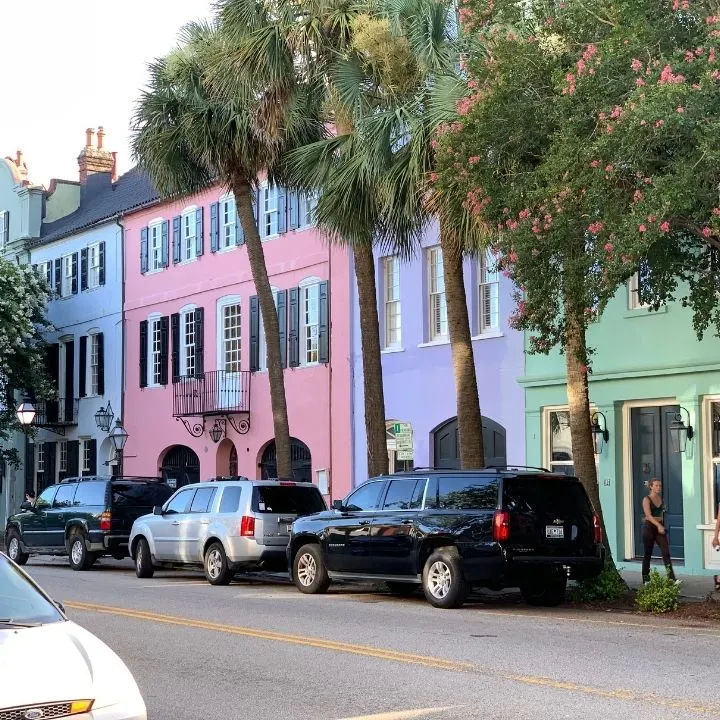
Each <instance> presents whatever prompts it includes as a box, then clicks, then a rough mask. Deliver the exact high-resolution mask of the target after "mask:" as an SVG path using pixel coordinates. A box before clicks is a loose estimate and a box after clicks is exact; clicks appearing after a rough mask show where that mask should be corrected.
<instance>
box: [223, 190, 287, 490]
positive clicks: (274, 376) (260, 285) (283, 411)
mask: <svg viewBox="0 0 720 720" xmlns="http://www.w3.org/2000/svg"><path fill="white" fill-rule="evenodd" d="M232 190H233V194H234V195H235V205H236V207H237V212H238V217H239V218H240V225H241V226H242V229H243V232H244V233H245V245H246V247H247V253H248V261H249V263H250V271H251V272H252V277H253V282H254V283H255V292H257V296H258V302H259V304H260V314H261V317H262V321H263V328H264V329H265V345H266V346H267V367H268V379H269V381H270V406H271V408H272V415H273V429H274V432H275V452H276V456H277V475H278V477H279V478H291V477H292V460H291V456H290V423H289V422H288V411H287V401H286V399H285V378H284V376H283V368H282V364H281V362H280V326H279V324H278V316H277V309H276V308H275V301H274V299H273V294H272V289H271V288H270V280H269V279H268V274H267V267H266V266H265V251H264V250H263V245H262V241H261V240H260V233H259V232H258V228H257V224H256V223H255V217H254V215H253V209H252V199H251V194H250V193H251V188H250V185H249V184H247V183H243V182H238V183H234V184H233V188H232Z"/></svg>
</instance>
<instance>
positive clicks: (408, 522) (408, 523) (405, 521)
mask: <svg viewBox="0 0 720 720" xmlns="http://www.w3.org/2000/svg"><path fill="white" fill-rule="evenodd" d="M400 524H401V525H412V524H413V521H412V520H403V521H402V523H400Z"/></svg>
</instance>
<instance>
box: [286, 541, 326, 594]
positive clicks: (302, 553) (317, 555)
mask: <svg viewBox="0 0 720 720" xmlns="http://www.w3.org/2000/svg"><path fill="white" fill-rule="evenodd" d="M293 581H294V582H295V587H296V588H297V589H298V590H299V591H300V592H301V593H305V594H306V595H318V594H320V593H324V592H327V589H328V588H329V587H330V578H329V577H328V571H327V567H326V566H325V560H324V558H323V553H322V550H321V549H320V546H319V545H316V544H315V543H310V544H308V545H303V546H302V547H301V548H300V549H299V550H298V551H297V553H295V557H294V558H293Z"/></svg>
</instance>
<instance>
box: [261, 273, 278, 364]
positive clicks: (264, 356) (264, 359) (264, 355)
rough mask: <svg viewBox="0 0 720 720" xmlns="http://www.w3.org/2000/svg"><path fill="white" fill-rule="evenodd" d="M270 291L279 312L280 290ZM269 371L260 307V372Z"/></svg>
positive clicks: (274, 288)
mask: <svg viewBox="0 0 720 720" xmlns="http://www.w3.org/2000/svg"><path fill="white" fill-rule="evenodd" d="M270 290H271V291H272V294H273V300H274V301H275V312H277V308H278V294H279V292H280V290H279V289H278V288H276V287H275V286H272V287H271V288H270ZM267 369H268V364H267V341H266V339H265V325H264V323H263V319H262V311H261V310H260V308H259V307H258V370H260V372H266V371H267Z"/></svg>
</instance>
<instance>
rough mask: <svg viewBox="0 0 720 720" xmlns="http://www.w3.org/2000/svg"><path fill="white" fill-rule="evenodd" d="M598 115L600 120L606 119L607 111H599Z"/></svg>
mask: <svg viewBox="0 0 720 720" xmlns="http://www.w3.org/2000/svg"><path fill="white" fill-rule="evenodd" d="M598 117H599V118H600V119H601V120H605V119H607V113H604V112H601V113H600V114H599V115H598Z"/></svg>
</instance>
